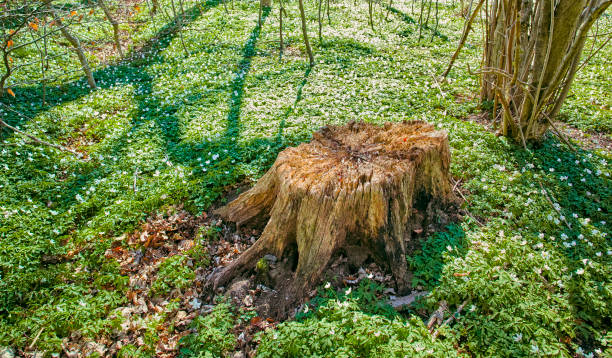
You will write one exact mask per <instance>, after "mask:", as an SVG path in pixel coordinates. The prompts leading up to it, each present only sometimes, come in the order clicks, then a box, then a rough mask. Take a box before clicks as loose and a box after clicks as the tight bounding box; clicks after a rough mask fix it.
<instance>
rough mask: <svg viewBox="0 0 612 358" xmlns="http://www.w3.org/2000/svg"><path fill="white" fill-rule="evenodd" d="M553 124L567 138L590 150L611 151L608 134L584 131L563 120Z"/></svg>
mask: <svg viewBox="0 0 612 358" xmlns="http://www.w3.org/2000/svg"><path fill="white" fill-rule="evenodd" d="M555 126H556V127H557V128H558V129H559V130H560V131H561V132H562V133H563V135H565V136H566V137H568V138H571V139H573V140H574V141H576V142H577V143H579V144H580V146H581V147H582V148H585V149H590V150H602V149H603V150H605V151H608V152H612V138H611V137H610V136H609V135H608V134H603V133H597V132H585V131H582V130H580V129H578V128H576V127H573V126H571V125H569V124H567V123H564V122H555Z"/></svg>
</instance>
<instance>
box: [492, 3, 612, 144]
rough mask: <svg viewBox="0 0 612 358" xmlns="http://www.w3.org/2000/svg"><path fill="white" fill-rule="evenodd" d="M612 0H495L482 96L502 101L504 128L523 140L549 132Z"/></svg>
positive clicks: (516, 139) (507, 132)
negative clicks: (588, 40)
mask: <svg viewBox="0 0 612 358" xmlns="http://www.w3.org/2000/svg"><path fill="white" fill-rule="evenodd" d="M611 4H612V0H589V1H587V0H516V1H502V0H494V1H493V4H492V6H491V9H490V12H489V19H490V21H488V26H489V29H488V30H487V43H486V44H485V50H484V61H483V63H484V66H483V67H484V68H483V69H482V77H481V98H482V100H483V101H491V100H492V101H494V105H493V114H494V117H495V118H497V117H498V115H497V111H498V108H497V107H498V106H497V103H500V104H501V113H500V115H501V117H502V127H501V133H502V134H503V135H505V136H508V137H510V138H512V139H514V140H515V141H517V142H522V143H523V145H526V142H528V141H538V140H540V139H541V138H542V136H543V135H544V134H545V133H546V131H547V130H548V128H549V127H550V125H551V123H552V121H553V120H554V119H555V117H556V116H557V114H558V113H559V110H560V109H561V106H562V105H563V102H564V101H565V99H566V97H567V93H568V91H569V87H570V86H571V83H572V82H573V79H574V77H575V74H576V71H577V70H578V69H579V67H578V63H579V61H580V56H581V54H582V51H583V48H584V42H585V40H586V35H587V33H588V31H589V30H590V28H591V27H592V25H593V23H594V22H595V20H596V19H597V18H599V17H600V16H601V15H602V14H603V13H604V11H605V10H606V9H607V8H608V7H609V6H610V5H611Z"/></svg>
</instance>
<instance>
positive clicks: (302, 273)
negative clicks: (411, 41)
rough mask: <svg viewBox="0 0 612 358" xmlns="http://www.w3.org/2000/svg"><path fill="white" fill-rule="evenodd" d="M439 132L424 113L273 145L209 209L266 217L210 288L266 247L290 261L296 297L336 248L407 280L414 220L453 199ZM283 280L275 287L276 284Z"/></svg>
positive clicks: (429, 219)
mask: <svg viewBox="0 0 612 358" xmlns="http://www.w3.org/2000/svg"><path fill="white" fill-rule="evenodd" d="M449 165H450V151H449V145H448V138H447V134H446V133H445V132H442V131H436V130H434V127H433V126H431V125H429V124H426V123H425V122H420V121H415V122H404V123H387V124H385V125H384V126H382V127H380V126H376V125H373V124H366V123H355V122H351V123H349V124H347V125H345V126H329V127H323V128H322V129H321V130H320V131H318V132H315V133H314V135H313V140H312V141H311V142H310V143H304V144H301V145H299V146H298V147H295V148H288V149H286V150H284V151H283V152H281V153H280V154H279V155H278V158H277V159H276V162H275V163H274V165H273V166H272V168H271V169H270V170H269V171H268V172H267V173H266V174H265V175H264V176H263V177H262V178H261V179H260V180H259V181H258V182H257V184H256V185H255V186H254V187H253V188H252V189H250V190H248V191H246V192H244V193H243V194H241V195H240V196H239V197H238V198H237V199H236V200H234V201H232V202H230V203H229V204H228V205H226V206H224V207H222V208H220V209H218V210H217V211H216V212H215V213H216V214H218V215H220V216H221V218H223V219H224V220H226V221H230V222H234V223H236V226H237V228H240V227H241V226H244V225H254V224H262V223H266V222H267V225H266V226H265V229H264V230H263V232H262V234H261V237H260V238H259V239H258V240H257V241H256V242H255V244H254V245H253V246H252V247H250V248H249V249H248V250H247V251H245V252H244V253H243V254H242V255H241V256H240V257H239V258H238V259H237V260H236V261H234V262H232V263H231V264H230V265H228V266H227V267H225V268H224V269H223V270H222V271H221V272H219V273H217V274H216V275H215V276H214V277H213V281H212V282H213V284H214V287H215V288H218V287H220V286H223V285H226V284H227V283H229V282H230V281H231V280H232V279H233V278H235V277H237V276H239V275H241V274H243V273H245V272H246V271H249V270H252V269H253V268H254V267H255V265H256V263H257V262H258V261H259V260H260V259H262V257H264V256H265V255H268V254H271V255H275V256H276V257H278V258H280V259H281V260H283V259H284V260H289V261H292V262H290V264H289V265H288V267H291V268H292V272H291V276H290V277H291V278H290V279H289V280H288V281H287V282H289V284H287V285H285V286H283V285H282V283H278V282H277V283H276V286H277V290H279V291H280V296H281V297H284V298H285V299H284V301H283V302H284V303H281V305H282V304H290V303H295V302H296V301H299V300H301V299H302V298H303V296H304V295H305V294H306V292H308V291H309V290H310V289H312V288H313V286H314V285H316V284H318V283H319V282H320V280H321V279H322V275H323V273H324V272H325V270H326V269H327V268H328V267H329V265H330V263H331V262H332V261H333V259H334V258H335V257H337V256H338V255H344V256H347V258H348V260H349V261H350V262H353V263H354V266H356V267H359V265H361V264H363V263H364V262H365V261H366V260H372V261H374V262H376V263H378V264H379V265H381V267H384V268H386V269H387V270H388V271H390V272H391V273H392V274H393V276H394V278H395V282H396V284H397V288H398V291H399V292H400V293H404V292H406V291H407V290H408V289H409V288H410V279H411V275H410V273H409V272H408V267H407V262H406V255H407V254H408V253H409V251H410V249H411V248H414V246H415V245H414V244H415V242H416V241H417V236H419V234H421V233H422V232H423V229H426V230H427V229H431V228H433V227H434V226H435V225H439V224H441V222H446V223H448V221H445V219H444V218H448V216H447V215H446V214H444V213H443V210H444V209H446V208H448V207H449V205H451V204H453V203H454V197H453V194H452V189H451V186H450V175H449ZM278 286H282V287H283V288H278Z"/></svg>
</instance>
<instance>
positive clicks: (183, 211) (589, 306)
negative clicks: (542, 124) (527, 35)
mask: <svg viewBox="0 0 612 358" xmlns="http://www.w3.org/2000/svg"><path fill="white" fill-rule="evenodd" d="M454 3H458V2H454ZM411 4H412V2H397V3H396V2H394V4H393V5H392V7H387V6H383V7H381V6H380V5H379V4H377V5H376V6H375V25H374V31H372V29H371V28H370V26H369V25H368V21H367V18H368V17H367V14H368V12H367V11H368V7H367V3H365V2H364V3H360V4H358V5H356V6H355V5H354V3H353V1H347V0H342V1H333V2H331V7H330V10H331V11H330V22H331V24H330V23H329V22H328V18H327V14H325V16H324V20H325V21H324V23H323V31H322V39H319V38H318V36H317V18H316V14H317V11H316V8H315V5H314V4H313V3H309V4H307V12H308V14H309V23H308V26H309V30H310V34H311V36H312V38H311V42H312V43H313V50H314V53H315V57H316V65H315V66H314V67H313V68H309V67H308V63H307V60H306V55H305V49H304V47H303V45H302V38H301V33H300V26H299V24H300V23H299V17H298V16H297V14H298V12H297V4H288V5H287V7H288V13H289V14H290V16H289V17H288V18H286V19H285V21H284V24H285V29H284V31H285V33H284V39H285V44H286V48H285V51H284V54H283V56H282V57H281V56H279V50H278V9H277V8H273V9H272V11H271V12H268V11H264V13H263V25H262V26H261V27H260V26H258V25H257V7H256V2H248V3H247V2H242V1H234V3H233V8H232V7H231V6H229V5H228V6H229V8H230V9H229V13H226V12H225V9H224V7H223V5H222V4H221V3H219V2H216V1H209V2H208V3H206V5H205V6H201V7H197V6H196V7H194V9H195V10H193V11H191V12H190V14H191V16H190V17H189V18H188V21H186V24H185V29H184V30H183V31H182V40H183V41H181V36H179V33H177V31H175V30H174V27H173V26H164V27H162V26H161V25H158V26H156V27H152V26H150V27H147V28H140V29H139V32H138V33H136V32H134V33H133V35H132V36H133V39H132V40H133V46H134V47H137V48H138V50H134V52H133V53H132V54H131V55H130V57H129V58H128V59H126V60H123V61H117V62H109V63H107V64H104V63H100V64H98V65H97V69H96V71H95V74H94V75H95V77H96V80H97V82H98V85H99V87H100V88H99V89H97V90H95V91H90V90H89V89H88V88H87V83H86V81H85V79H83V78H81V79H78V80H74V81H66V82H64V83H61V84H58V86H53V87H50V88H49V89H48V93H47V103H45V104H43V103H42V98H41V97H40V92H41V88H40V87H38V86H22V87H16V88H14V89H13V90H14V92H15V94H16V96H15V98H12V97H9V98H2V99H1V100H0V115H2V117H3V118H5V119H6V120H7V121H8V122H9V123H11V124H12V125H15V126H18V127H19V128H20V129H21V130H23V131H25V132H27V133H30V134H33V135H36V136H37V137H39V138H43V139H45V140H46V141H48V142H52V143H57V144H61V145H63V146H66V147H69V148H71V149H73V150H75V151H77V152H79V153H81V157H76V156H74V155H72V154H70V153H68V152H63V151H59V150H56V149H54V148H50V147H45V146H40V145H38V144H36V143H32V142H31V140H30V139H28V138H25V137H22V136H20V135H17V134H14V133H12V132H3V133H2V141H1V142H0V169H1V172H0V275H1V276H0V352H4V353H5V354H7V355H8V356H10V354H18V355H21V356H30V357H33V356H40V354H42V355H44V356H59V355H63V356H69V357H76V356H83V355H86V354H90V353H91V354H98V355H100V356H106V355H111V354H117V355H118V356H122V357H135V356H142V357H148V356H160V357H164V356H165V357H173V356H178V355H181V356H203V357H208V356H210V357H215V356H226V355H230V356H234V353H237V355H235V356H240V354H244V355H248V356H251V355H254V354H257V355H258V356H261V357H276V356H296V357H298V356H347V357H348V356H362V357H365V356H395V355H398V356H400V354H401V356H404V355H408V356H444V357H447V356H454V355H457V356H567V357H589V356H591V357H592V356H605V355H606V354H608V355H609V354H611V351H610V345H611V344H612V343H611V342H612V332H610V331H609V330H610V327H611V321H610V317H612V272H611V271H612V265H611V263H612V245H611V237H610V235H611V234H612V226H611V225H610V221H612V218H611V217H610V212H611V210H612V183H611V178H610V174H611V172H612V170H611V167H610V162H611V161H612V154H611V153H612V152H611V150H612V148H611V146H610V135H611V134H612V113H611V110H610V108H611V106H612V87H611V86H612V83H611V82H610V81H609V78H610V76H611V72H610V68H611V66H610V65H611V64H612V63H611V62H612V46H609V45H608V46H606V47H605V48H604V49H603V51H602V52H601V53H599V54H598V55H596V56H594V57H593V59H592V62H591V63H590V64H589V65H588V66H586V67H585V68H584V69H583V71H582V72H581V73H580V74H579V75H578V77H577V80H576V83H575V85H574V87H573V89H572V91H571V93H570V95H569V96H568V100H567V103H566V105H565V107H564V109H563V110H562V113H561V120H562V121H563V123H564V124H563V127H564V128H565V129H564V130H563V131H565V132H566V133H568V136H569V137H571V138H572V139H573V143H574V144H573V148H569V147H568V146H567V145H565V144H564V142H563V141H561V140H559V139H558V138H556V137H555V136H553V135H552V134H551V135H548V136H547V137H546V138H545V140H544V141H543V142H542V143H540V144H539V145H537V146H532V147H530V148H529V149H528V150H525V149H523V148H521V147H520V146H517V145H515V144H513V143H511V142H509V141H508V140H506V139H505V138H503V137H499V136H496V134H495V125H494V124H492V123H491V121H490V119H489V118H488V116H486V115H482V113H483V108H481V104H480V103H479V102H478V99H477V95H478V85H479V84H478V77H477V76H476V75H473V74H470V72H469V71H468V66H467V64H470V65H471V66H470V67H471V68H472V69H474V68H476V67H477V65H478V63H479V58H480V51H481V48H480V45H479V43H480V41H481V35H482V33H481V30H482V29H481V26H482V24H478V26H476V30H475V31H474V32H473V34H472V35H471V36H470V37H469V39H468V43H467V45H466V47H465V49H464V51H463V52H462V54H461V55H460V56H459V59H458V61H457V63H456V65H455V68H454V69H453V70H452V71H451V73H450V75H449V78H448V81H441V80H440V79H439V74H440V73H442V72H443V70H444V69H445V66H446V65H447V63H448V61H449V59H450V56H451V55H452V53H453V51H454V49H455V47H456V45H457V43H458V41H459V37H460V35H461V31H462V26H463V19H462V18H461V17H460V16H459V15H458V9H457V7H456V5H451V3H450V2H449V3H448V4H444V5H443V6H441V8H440V9H439V11H440V17H439V18H440V23H439V25H438V28H437V30H435V31H434V28H435V25H433V19H430V22H429V27H425V28H422V29H419V27H418V26H417V25H416V23H415V21H414V19H415V18H417V17H418V14H416V13H412V12H411ZM186 5H189V6H191V5H193V2H190V1H187V2H186ZM274 6H276V3H275V4H274ZM139 16H143V17H146V16H147V15H146V13H144V12H143V13H142V14H141V15H139ZM600 26H601V30H600V31H602V33H608V32H609V30H610V29H612V20H611V18H610V16H604V17H603V18H602V20H601V24H600ZM128 30H129V29H127V30H125V31H128ZM420 32H421V33H422V37H423V38H422V39H421V40H420V41H419V33H420ZM94 35H95V34H94ZM94 35H92V36H94ZM183 42H184V44H185V47H183V45H182V43H183ZM588 45H589V46H587V48H590V45H591V44H590V43H589V44H588ZM26 74H27V73H26ZM351 120H355V121H366V122H373V123H384V122H387V121H404V120H425V121H427V122H430V123H433V124H435V125H436V126H437V127H438V128H440V129H444V130H446V131H447V132H448V134H449V141H450V146H451V151H452V164H451V171H452V175H453V181H454V183H455V190H456V192H457V194H458V195H460V196H462V197H464V198H465V203H464V207H463V210H464V211H465V213H466V215H465V216H464V219H463V220H462V221H461V222H458V223H455V224H453V225H451V226H449V227H448V228H447V230H446V231H443V232H439V233H435V234H433V235H431V236H430V237H428V238H427V239H426V240H425V241H424V242H423V244H422V248H421V249H420V250H419V251H417V252H416V253H415V254H414V256H412V257H408V258H407V260H408V263H409V266H410V269H411V270H412V272H413V274H414V279H413V286H414V287H415V294H416V293H418V296H419V298H418V299H417V300H416V302H415V303H413V305H412V306H410V307H408V308H407V309H405V310H403V311H402V312H396V310H394V309H392V308H391V306H389V305H388V300H389V298H390V296H392V295H393V291H392V290H391V289H390V287H389V286H390V285H389V282H390V280H389V277H388V276H387V274H386V273H384V272H382V271H380V270H379V269H378V268H376V267H364V268H361V270H358V271H356V272H352V273H349V274H348V275H347V276H345V277H340V279H338V280H335V281H334V282H333V284H330V285H326V284H324V285H322V286H321V287H320V288H319V289H318V290H317V291H316V292H313V298H312V299H311V301H310V302H309V303H308V304H306V305H303V306H301V307H296V311H297V312H296V316H295V318H294V319H292V320H289V321H286V322H277V321H274V320H272V319H269V318H268V317H259V316H257V315H256V312H255V310H254V308H253V300H256V299H257V296H258V295H260V294H261V293H262V292H264V291H265V290H266V289H267V288H266V287H265V286H262V285H258V286H257V285H256V286H255V287H254V288H248V289H244V287H243V288H242V291H241V288H240V287H235V288H233V289H232V292H241V293H240V295H238V296H236V295H235V296H234V298H235V297H239V298H240V299H239V300H238V301H236V300H235V299H234V300H232V298H231V297H230V298H228V297H226V298H224V297H222V296H219V297H215V296H214V295H212V294H211V293H210V292H207V291H206V290H205V288H204V286H205V285H206V277H207V275H208V274H209V273H210V272H211V271H212V270H213V268H215V267H218V266H222V265H224V264H226V263H227V262H228V261H229V260H232V259H233V258H235V257H236V256H237V255H238V254H239V253H240V252H242V251H243V250H244V249H245V248H246V247H248V245H250V244H252V242H254V240H256V239H257V236H258V234H259V233H258V232H257V231H241V232H237V233H236V232H232V231H231V230H230V229H228V227H226V226H225V225H224V223H222V222H220V221H218V220H216V219H215V218H214V217H212V216H211V215H210V208H211V207H212V206H213V205H219V204H221V203H223V202H225V201H227V195H228V193H229V192H231V191H233V190H235V189H237V188H244V187H245V186H247V187H248V185H250V184H251V183H253V182H254V181H255V180H257V178H259V177H260V176H261V175H262V174H263V173H264V172H265V171H266V170H267V169H268V168H269V167H270V165H271V164H272V163H273V161H274V159H275V158H276V155H277V154H278V153H279V151H281V150H282V149H283V148H285V147H287V146H293V145H296V144H298V143H300V142H303V141H307V140H309V139H310V136H311V134H312V132H313V131H315V130H317V129H318V128H320V127H321V126H323V125H326V124H342V123H346V122H348V121H351ZM245 287H246V286H245ZM460 306H461V307H464V309H463V310H462V312H461V313H460V314H457V315H456V317H455V318H454V319H453V320H450V321H448V323H447V324H443V325H442V326H440V327H438V328H434V330H437V333H436V334H437V337H436V338H435V339H432V338H431V334H430V332H429V331H428V329H427V327H426V323H427V319H428V318H429V317H430V316H431V315H432V313H433V312H434V311H436V310H438V309H439V307H443V308H444V307H446V309H445V310H443V312H442V315H443V319H444V320H446V319H448V318H449V317H451V315H452V314H453V313H454V312H455V311H456V310H457V309H458V307H460ZM432 331H433V330H432ZM255 349H257V350H256V351H255Z"/></svg>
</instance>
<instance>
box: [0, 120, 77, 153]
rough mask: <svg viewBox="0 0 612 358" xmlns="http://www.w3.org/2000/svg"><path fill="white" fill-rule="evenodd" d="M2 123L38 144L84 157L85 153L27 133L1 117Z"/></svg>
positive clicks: (0, 121) (0, 123)
mask: <svg viewBox="0 0 612 358" xmlns="http://www.w3.org/2000/svg"><path fill="white" fill-rule="evenodd" d="M0 125H1V126H4V127H6V128H8V129H10V130H12V131H13V132H15V133H19V134H21V135H23V136H26V137H28V138H30V139H31V140H33V141H34V142H36V143H38V144H42V145H46V146H49V147H52V148H55V149H59V150H62V151H64V152H68V153H71V154H72V155H74V156H76V157H77V158H79V159H82V158H83V154H81V153H79V152H76V151H74V150H72V149H69V148H66V147H64V146H61V145H57V144H53V143H49V142H47V141H44V140H42V139H40V138H37V137H35V136H33V135H31V134H28V133H26V132H24V131H22V130H20V129H18V128H15V127H13V126H11V125H10V124H8V123H6V122H5V121H3V120H2V119H0Z"/></svg>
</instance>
